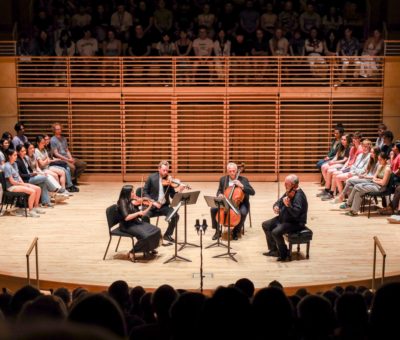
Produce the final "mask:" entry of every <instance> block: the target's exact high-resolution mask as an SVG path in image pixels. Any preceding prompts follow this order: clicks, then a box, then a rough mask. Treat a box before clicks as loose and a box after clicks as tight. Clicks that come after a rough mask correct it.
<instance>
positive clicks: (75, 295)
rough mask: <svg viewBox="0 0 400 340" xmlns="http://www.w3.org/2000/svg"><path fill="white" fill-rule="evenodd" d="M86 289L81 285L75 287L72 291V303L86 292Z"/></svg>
mask: <svg viewBox="0 0 400 340" xmlns="http://www.w3.org/2000/svg"><path fill="white" fill-rule="evenodd" d="M88 293H89V292H88V290H87V289H85V288H82V287H78V288H75V289H74V290H73V291H72V302H73V303H74V302H75V301H78V300H79V299H80V298H82V297H84V296H85V295H86V294H88Z"/></svg>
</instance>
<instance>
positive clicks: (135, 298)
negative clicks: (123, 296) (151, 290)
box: [129, 286, 146, 314]
mask: <svg viewBox="0 0 400 340" xmlns="http://www.w3.org/2000/svg"><path fill="white" fill-rule="evenodd" d="M145 293H146V291H145V290H144V288H143V287H142V286H136V287H133V288H132V289H131V291H130V293H129V300H130V304H131V309H130V313H131V314H139V310H140V299H141V298H142V296H143V295H144V294H145Z"/></svg>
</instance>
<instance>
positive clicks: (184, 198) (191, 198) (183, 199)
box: [164, 191, 200, 263]
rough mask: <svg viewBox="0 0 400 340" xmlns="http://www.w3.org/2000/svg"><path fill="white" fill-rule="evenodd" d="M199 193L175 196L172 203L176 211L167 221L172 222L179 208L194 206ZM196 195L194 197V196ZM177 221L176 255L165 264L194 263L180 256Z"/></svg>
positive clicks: (166, 218)
mask: <svg viewBox="0 0 400 340" xmlns="http://www.w3.org/2000/svg"><path fill="white" fill-rule="evenodd" d="M199 193H200V191H199V192H192V193H191V192H187V193H181V192H178V193H176V194H175V196H174V198H173V200H172V202H171V206H172V207H174V210H173V211H172V212H171V214H169V215H168V216H167V217H165V220H166V221H167V222H169V221H171V219H172V217H174V216H175V214H176V213H177V212H178V210H179V208H180V207H181V206H182V204H185V205H186V204H194V203H196V201H197V197H198V196H199ZM193 194H194V195H193ZM177 224H178V223H177V221H176V220H175V253H174V255H173V256H172V257H171V258H170V259H168V260H167V261H165V262H164V263H169V262H171V261H174V260H177V259H179V260H183V261H187V262H192V261H191V260H189V259H187V258H185V257H183V256H179V255H178V225H177Z"/></svg>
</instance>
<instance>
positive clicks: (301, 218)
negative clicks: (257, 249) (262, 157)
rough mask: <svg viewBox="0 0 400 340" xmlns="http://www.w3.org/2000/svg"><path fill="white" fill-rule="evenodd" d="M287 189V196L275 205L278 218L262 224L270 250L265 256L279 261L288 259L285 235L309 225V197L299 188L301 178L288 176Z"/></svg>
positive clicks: (286, 179)
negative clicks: (276, 258)
mask: <svg viewBox="0 0 400 340" xmlns="http://www.w3.org/2000/svg"><path fill="white" fill-rule="evenodd" d="M285 188H286V192H285V194H284V195H283V196H282V197H281V198H280V199H279V200H278V201H276V202H275V204H274V205H273V209H274V212H275V214H277V215H278V216H276V217H274V218H272V219H270V220H267V221H265V222H263V224H262V228H263V230H264V233H265V236H266V238H267V244H268V250H269V251H268V252H267V253H263V255H265V256H275V257H278V261H286V260H287V259H288V248H287V246H286V244H285V241H284V239H283V235H284V234H286V233H289V232H294V231H297V230H301V229H303V228H304V227H305V225H306V223H307V211H308V203H307V197H306V195H305V194H304V192H303V190H302V189H300V188H299V178H298V177H297V176H296V175H293V174H292V175H289V176H287V177H286V178H285Z"/></svg>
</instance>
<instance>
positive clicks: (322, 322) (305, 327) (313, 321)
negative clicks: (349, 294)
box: [297, 295, 334, 340]
mask: <svg viewBox="0 0 400 340" xmlns="http://www.w3.org/2000/svg"><path fill="white" fill-rule="evenodd" d="M297 316H298V319H299V321H300V330H299V331H300V334H301V336H302V338H303V339H304V340H306V339H329V338H330V337H331V336H332V335H333V329H334V315H333V308H332V306H331V304H330V302H329V301H328V299H326V298H324V297H322V296H318V295H308V296H306V297H304V298H303V299H302V300H301V301H300V302H299V304H298V305H297Z"/></svg>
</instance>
